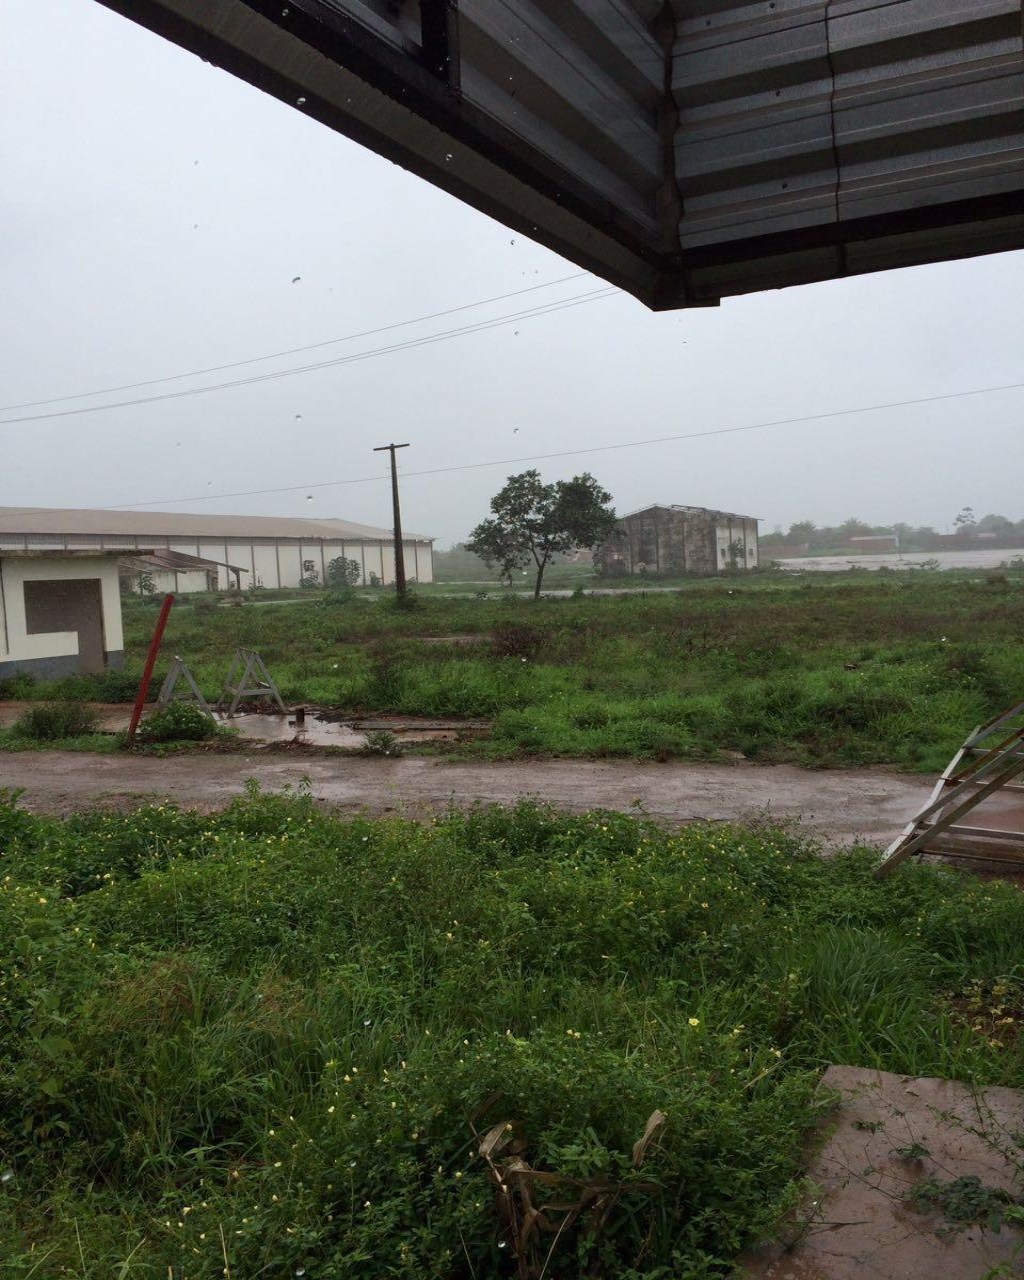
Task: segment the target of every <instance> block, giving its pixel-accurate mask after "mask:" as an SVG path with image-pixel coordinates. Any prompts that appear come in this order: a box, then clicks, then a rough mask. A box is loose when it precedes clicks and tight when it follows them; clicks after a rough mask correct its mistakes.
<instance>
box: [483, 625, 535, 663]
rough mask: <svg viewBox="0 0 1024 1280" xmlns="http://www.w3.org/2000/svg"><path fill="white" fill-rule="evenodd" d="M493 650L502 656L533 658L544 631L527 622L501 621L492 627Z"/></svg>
mask: <svg viewBox="0 0 1024 1280" xmlns="http://www.w3.org/2000/svg"><path fill="white" fill-rule="evenodd" d="M491 643H492V644H493V646H494V652H495V653H496V654H498V655H499V657H502V658H535V657H536V656H537V653H538V651H539V650H540V647H541V645H542V644H543V643H544V632H543V631H541V629H540V628H539V627H531V626H530V625H529V624H528V623H520V622H502V623H501V624H499V625H498V626H497V627H495V629H494V637H493V639H492V641H491Z"/></svg>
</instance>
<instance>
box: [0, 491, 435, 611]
mask: <svg viewBox="0 0 1024 1280" xmlns="http://www.w3.org/2000/svg"><path fill="white" fill-rule="evenodd" d="M432 543H433V539H431V538H428V537H424V536H422V535H420V534H414V533H408V534H405V535H404V536H403V539H402V546H403V548H404V556H405V573H406V577H407V578H408V579H409V581H410V582H433V580H434V566H433V557H432ZM4 550H9V551H51V552H52V551H106V552H109V551H120V552H123V553H124V555H125V557H126V561H128V562H129V564H130V559H131V557H132V556H133V555H134V554H135V553H140V554H145V553H147V552H153V551H157V552H159V551H161V550H165V551H170V552H177V553H179V554H180V555H182V556H188V557H193V556H194V557H198V558H201V559H203V560H205V561H208V562H209V564H208V565H206V566H201V567H200V566H195V567H184V566H183V567H179V568H175V569H157V570H155V571H153V572H151V577H152V578H153V582H154V585H155V586H156V587H157V588H158V589H159V590H168V591H177V592H188V591H206V590H211V589H215V590H227V589H228V588H230V587H233V586H234V585H235V584H236V582H238V584H239V585H240V586H241V587H243V588H246V587H250V586H256V587H265V588H267V589H268V590H272V589H274V588H277V587H297V586H300V585H301V583H302V580H303V579H304V578H305V579H307V580H308V579H310V578H315V579H316V580H317V581H318V582H326V581H327V569H328V566H329V565H330V563H331V561H332V560H335V559H337V558H338V557H339V556H343V557H344V558H345V559H347V560H354V561H355V562H356V563H357V564H358V565H359V575H360V581H361V582H363V583H366V584H370V583H372V582H373V581H374V579H377V580H378V581H380V582H381V583H390V582H394V580H395V556H394V547H393V539H392V533H391V530H390V529H377V528H374V527H372V526H371V525H365V524H352V523H350V522H349V521H347V520H301V519H292V518H290V517H285V516H221V515H190V514H187V513H184V512H168V511H103V510H56V509H51V508H44V507H0V551H4ZM127 572H128V576H129V577H132V576H134V577H137V566H135V567H130V568H129V569H128V571H127Z"/></svg>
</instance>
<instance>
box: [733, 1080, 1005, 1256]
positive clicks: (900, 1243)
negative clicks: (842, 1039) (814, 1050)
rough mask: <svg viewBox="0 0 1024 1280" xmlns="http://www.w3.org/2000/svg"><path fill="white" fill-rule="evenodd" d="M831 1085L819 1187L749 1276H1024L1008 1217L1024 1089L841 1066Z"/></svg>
mask: <svg viewBox="0 0 1024 1280" xmlns="http://www.w3.org/2000/svg"><path fill="white" fill-rule="evenodd" d="M821 1087H822V1089H834V1090H837V1091H838V1092H839V1095H840V1099H841V1100H840V1104H839V1110H838V1112H837V1113H836V1115H835V1116H834V1117H833V1121H832V1123H833V1124H834V1126H835V1128H834V1132H833V1133H832V1134H831V1136H830V1137H829V1138H828V1140H827V1141H826V1142H825V1145H824V1146H823V1147H822V1148H821V1150H820V1152H819V1153H818V1154H817V1155H816V1156H814V1157H813V1158H812V1160H811V1162H810V1167H809V1169H808V1176H809V1178H810V1180H811V1182H812V1183H813V1184H814V1185H815V1187H816V1190H815V1192H814V1193H813V1194H812V1195H810V1196H809V1197H808V1198H807V1200H806V1201H805V1203H804V1204H803V1206H802V1207H801V1208H800V1209H799V1210H798V1211H797V1212H796V1213H795V1214H794V1215H793V1216H792V1218H791V1220H790V1221H789V1222H788V1223H787V1226H786V1228H785V1230H784V1231H783V1232H782V1233H781V1235H780V1239H779V1240H778V1241H776V1242H774V1243H773V1244H770V1245H766V1246H765V1247H764V1248H763V1249H761V1250H759V1251H758V1252H757V1253H756V1254H754V1255H752V1256H750V1257H748V1258H747V1259H746V1260H745V1262H744V1265H743V1267H742V1274H743V1275H744V1276H746V1277H748V1280H864V1277H868V1276H870V1277H872V1280H936V1278H937V1277H942V1278H943V1280H981V1278H982V1277H983V1276H986V1275H989V1274H991V1273H993V1272H995V1274H998V1275H1001V1276H1007V1277H1009V1276H1020V1275H1024V1231H1022V1230H1021V1228H1020V1227H1019V1226H1018V1225H1015V1224H1014V1223H1012V1222H1011V1221H1009V1220H1008V1217H1007V1210H1012V1207H1013V1206H1014V1205H1015V1204H1019V1202H1020V1198H1021V1194H1022V1191H1024V1187H1022V1181H1024V1149H1022V1147H1021V1146H1020V1133H1021V1130H1022V1128H1024V1092H1022V1091H1021V1090H1018V1089H998V1088H991V1089H978V1090H975V1089H973V1088H971V1087H970V1086H968V1085H965V1084H959V1083H956V1082H955V1081H950V1080H938V1079H934V1078H928V1077H913V1076H900V1075H894V1074H892V1073H891V1072H887V1071H871V1070H866V1069H863V1068H860V1067H840V1066H833V1067H829V1069H828V1071H826V1072H825V1075H824V1078H823V1079H822V1082H821ZM996 1268H1005V1269H1004V1270H999V1271H995V1269H996Z"/></svg>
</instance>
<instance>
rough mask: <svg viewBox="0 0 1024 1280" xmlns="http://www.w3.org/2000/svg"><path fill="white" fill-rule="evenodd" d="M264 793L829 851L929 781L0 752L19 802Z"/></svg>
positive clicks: (871, 830)
mask: <svg viewBox="0 0 1024 1280" xmlns="http://www.w3.org/2000/svg"><path fill="white" fill-rule="evenodd" d="M253 777H255V778H258V779H259V781H260V783H261V785H262V786H263V787H264V788H266V789H267V790H270V791H276V790H279V789H280V788H282V787H284V786H286V785H287V786H291V787H298V786H300V785H301V784H302V783H303V781H304V780H306V779H308V785H309V786H310V787H311V789H312V793H313V795H315V796H316V797H317V798H318V799H320V800H322V801H324V802H325V803H327V804H330V805H332V806H336V807H338V808H341V809H344V810H350V811H353V810H361V811H365V812H368V813H374V814H379V813H408V814H410V815H418V814H424V813H429V812H434V811H437V810H438V809H444V808H447V807H448V806H449V805H452V804H456V805H465V804H471V803H473V802H474V801H477V800H480V801H493V802H497V803H501V804H511V803H515V801H517V800H519V799H522V798H524V797H533V798H536V799H538V800H541V801H545V802H547V803H550V804H554V805H557V806H559V807H560V808H563V809H568V810H572V811H577V812H582V811H585V810H587V809H595V808H606V809H619V810H622V811H623V812H638V811H642V812H644V813H647V814H650V815H652V816H656V817H658V818H662V819H665V820H667V821H670V822H678V823H684V822H692V821H697V820H708V821H715V822H722V821H749V820H751V819H758V818H768V819H772V820H775V821H778V820H797V819H798V820H801V821H802V822H804V823H805V824H806V825H807V827H808V828H809V829H810V830H811V831H812V832H814V833H816V834H819V835H821V836H822V837H823V838H825V839H826V840H828V841H829V842H830V843H832V844H837V845H838V844H845V843H849V842H852V841H854V840H858V839H859V840H865V841H867V842H869V843H872V844H884V843H887V842H888V841H889V840H891V839H893V838H894V837H895V836H896V835H897V834H898V833H899V831H900V830H901V829H902V827H903V826H904V824H905V823H906V822H907V821H908V820H909V818H910V817H911V816H912V815H913V814H914V813H915V812H916V811H917V809H919V808H920V806H921V805H922V803H923V802H924V800H925V799H926V797H927V796H928V794H929V791H930V789H931V787H932V782H931V780H930V779H928V778H923V777H915V776H912V775H906V774H896V773H889V772H886V771H882V770H873V769H858V770H848V771H843V772H838V771H824V770H823V771H811V770H806V769H798V768H796V767H794V766H791V765H763V766H759V765H750V764H742V763H737V764H734V765H717V764H715V765H712V764H707V765H704V764H681V763H671V764H653V763H651V764H646V763H645V764H640V763H634V762H626V761H621V762H620V761H587V760H538V761H516V762H494V763H490V762H476V761H472V762H471V761H446V760H436V759H433V758H422V757H421V758H415V757H406V758H400V759H382V758H377V757H368V758H367V757H361V756H342V755H338V756H324V755H322V754H316V753H315V752H309V753H306V752H303V751H302V750H301V749H298V750H296V751H293V752H288V753H287V754H279V755H278V754H270V753H268V752H267V751H266V750H265V749H254V750H252V751H250V752H247V753H240V754H237V755H235V754H230V755H225V754H190V755H182V756H166V757H153V756H135V757H131V758H127V757H125V756H123V755H92V754H89V753H85V752H60V751H32V752H21V753H8V754H2V755H0V787H18V788H24V789H25V795H24V797H23V800H22V803H23V804H24V805H25V806H26V807H28V808H30V809H33V810H36V811H38V812H47V813H54V814H67V813H71V812H74V811H75V810H79V809H83V808H90V807H93V806H96V805H126V804H135V803H138V802H140V801H142V800H144V799H149V800H173V801H175V802H177V803H178V804H180V805H183V806H185V807H195V808H202V809H215V808H218V807H220V806H222V805H224V804H226V803H228V801H230V800H231V799H233V798H234V797H235V796H237V795H239V794H240V793H241V791H242V789H243V787H244V784H245V782H246V779H248V778H253Z"/></svg>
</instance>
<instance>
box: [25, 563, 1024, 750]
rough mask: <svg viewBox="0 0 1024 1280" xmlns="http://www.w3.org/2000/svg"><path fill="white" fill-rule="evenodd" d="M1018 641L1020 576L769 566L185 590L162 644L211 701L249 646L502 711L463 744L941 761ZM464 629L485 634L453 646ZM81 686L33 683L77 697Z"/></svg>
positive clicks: (1003, 696) (342, 679)
mask: <svg viewBox="0 0 1024 1280" xmlns="http://www.w3.org/2000/svg"><path fill="white" fill-rule="evenodd" d="M126 617H127V643H128V650H129V660H130V667H131V670H132V671H137V670H138V667H139V665H140V664H141V659H142V655H143V653H144V651H145V645H146V642H147V639H148V633H149V630H150V629H151V627H152V623H153V610H152V609H151V608H147V607H146V606H144V605H140V604H138V603H136V602H129V607H128V609H127V614H126ZM1022 635H1024V576H1022V575H1017V574H996V575H990V576H988V577H984V578H980V579H972V578H969V577H966V576H959V577H958V576H956V575H953V574H924V573H923V574H906V575H903V576H901V575H896V574H890V575H885V576H877V575H868V574H854V575H850V574H846V575H843V574H838V575H813V579H810V578H803V579H801V578H794V577H792V576H789V575H782V576H778V575H765V576H763V577H757V578H748V579H741V578H731V579H716V580H712V581H709V582H696V581H695V582H693V583H692V584H689V585H688V586H686V587H685V588H683V589H681V590H680V591H678V592H677V593H673V594H668V595H657V596H647V597H640V596H628V597H617V598H596V597H587V598H583V599H559V600H542V601H541V602H539V603H538V604H534V603H533V602H532V601H528V600H522V599H518V598H505V599H497V600H491V599H485V600H476V599H468V600H445V599H437V598H430V599H426V600H421V601H419V603H418V607H416V608H415V609H412V610H409V611H399V610H396V609H395V608H394V607H393V604H392V602H391V601H390V599H389V598H382V597H381V596H380V595H379V593H373V594H371V595H366V594H363V595H358V594H357V595H356V596H355V597H354V598H353V599H352V600H349V601H348V602H346V603H330V602H329V601H327V602H321V601H320V600H312V601H309V602H306V601H302V602H299V603H293V604H278V605H273V604H271V605H267V606H264V605H259V604H248V605H246V606H244V607H242V608H214V607H212V606H209V605H207V606H206V607H198V606H196V605H194V604H190V603H188V602H183V603H182V604H181V605H179V606H177V607H176V609H175V611H174V612H173V613H172V615H171V625H170V628H169V630H168V635H167V639H166V642H165V652H166V653H168V654H173V653H179V654H181V655H183V656H184V657H185V658H186V659H187V661H188V662H189V665H190V667H191V668H192V670H193V671H194V672H195V673H196V674H197V676H198V678H199V680H200V683H201V684H202V686H203V688H204V692H205V693H206V694H207V695H208V696H209V697H211V698H214V697H216V696H217V694H218V693H219V691H220V687H221V681H222V680H223V679H224V676H225V675H226V673H227V669H228V666H229V664H230V661H231V657H232V654H233V652H234V649H235V647H236V646H238V645H247V646H251V647H255V648H257V649H258V650H259V651H260V653H261V654H262V655H263V657H264V659H265V661H266V662H267V664H268V666H269V668H270V670H271V672H272V673H273V675H274V676H275V678H276V679H277V681H278V682H279V684H280V686H281V689H282V692H283V694H284V696H285V697H286V698H287V699H289V700H292V701H305V702H316V703H323V704H327V705H330V706H332V707H337V708H341V709H344V710H348V711H351V712H353V713H356V712H364V713H365V712H370V713H372V712H398V713H405V714H410V715H428V716H473V717H488V718H492V719H493V720H494V722H495V725H494V733H493V736H492V737H491V738H490V739H489V740H481V741H473V742H472V743H468V744H464V745H461V746H460V747H459V750H461V751H463V752H467V753H475V754H481V755H489V756H493V757H509V756H516V755H524V754H542V755H569V756H623V757H638V758H661V759H668V758H672V757H682V758H708V757H714V756H716V755H719V754H721V753H723V752H734V753H735V752H741V753H742V754H744V755H746V756H748V757H750V758H751V759H754V760H761V761H792V762H795V763H799V764H804V765H811V766H815V765H827V766H850V765H857V764H876V763H888V764H895V765H899V766H902V767H904V768H911V769H921V770H925V771H929V772H933V771H935V770H937V769H939V768H941V767H942V766H943V765H944V764H945V763H946V761H947V760H948V759H949V757H950V755H951V754H952V752H953V751H954V750H955V749H956V747H957V746H958V745H959V744H960V742H961V741H962V740H963V738H964V736H965V734H966V733H967V732H968V731H969V730H970V729H971V728H972V727H973V726H974V725H975V724H977V723H979V722H981V721H983V720H986V719H988V718H990V717H991V716H993V715H995V714H996V712H998V711H1000V710H1002V709H1003V708H1005V707H1006V706H1008V705H1010V704H1011V703H1013V702H1015V701H1017V700H1019V699H1020V697H1021V696H1024V644H1022V643H1021V636H1022ZM467 636H469V637H471V638H474V639H476V640H477V641H478V643H475V644H465V643H456V642H455V640H453V639H451V637H458V638H462V639H464V638H465V637H467ZM159 674H160V673H159V672H158V676H159ZM118 678H119V679H120V677H118ZM83 679H85V678H82V677H78V678H75V680H74V681H73V682H71V683H70V684H68V683H67V682H65V685H61V686H58V687H57V688H56V689H51V690H46V689H45V688H44V687H40V688H39V689H37V690H36V691H35V692H36V693H38V694H43V693H47V692H48V693H50V694H51V695H52V694H55V693H56V694H58V695H59V694H60V693H61V692H63V691H65V690H66V693H67V694H68V696H76V697H82V696H84V695H83V692H82V680H83ZM109 687H110V685H109V681H108V684H107V686H105V688H109ZM97 690H98V691H97V695H96V696H100V694H99V689H98V686H97ZM33 696H35V695H33Z"/></svg>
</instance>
